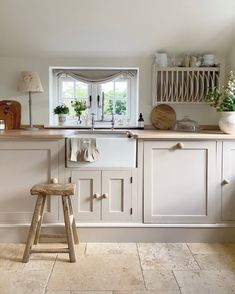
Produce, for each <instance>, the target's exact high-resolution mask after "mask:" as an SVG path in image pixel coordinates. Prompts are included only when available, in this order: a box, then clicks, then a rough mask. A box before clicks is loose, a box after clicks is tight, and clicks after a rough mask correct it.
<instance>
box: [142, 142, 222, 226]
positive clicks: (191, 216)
mask: <svg viewBox="0 0 235 294" xmlns="http://www.w3.org/2000/svg"><path fill="white" fill-rule="evenodd" d="M215 147H216V143H214V142H204V143H203V142H183V143H182V144H178V142H145V144H144V206H145V209H144V210H145V216H144V219H145V222H157V223H171V222H172V223H175V222H182V223H184V222H205V221H206V222H210V221H212V220H213V219H214V213H215V201H216V195H215V191H214V187H213V186H214V185H212V183H213V182H214V181H215V167H216V166H215V162H216V152H215Z"/></svg>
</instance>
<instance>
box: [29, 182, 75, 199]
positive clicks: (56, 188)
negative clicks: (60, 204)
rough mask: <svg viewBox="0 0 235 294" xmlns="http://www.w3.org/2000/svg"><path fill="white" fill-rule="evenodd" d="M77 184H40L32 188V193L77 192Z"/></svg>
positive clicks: (69, 193)
mask: <svg viewBox="0 0 235 294" xmlns="http://www.w3.org/2000/svg"><path fill="white" fill-rule="evenodd" d="M75 187H76V186H75V184H38V185H35V186H33V187H32V189H31V190H30V193H31V195H60V196H71V195H74V194H75Z"/></svg>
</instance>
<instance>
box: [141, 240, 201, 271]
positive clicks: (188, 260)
mask: <svg viewBox="0 0 235 294" xmlns="http://www.w3.org/2000/svg"><path fill="white" fill-rule="evenodd" d="M137 246H138V250H139V255H140V260H141V266H142V268H143V270H198V269H199V266H198V264H197V262H196V261H195V259H194V258H193V256H192V254H191V252H190V250H189V249H188V247H187V245H186V244H183V243H139V244H137Z"/></svg>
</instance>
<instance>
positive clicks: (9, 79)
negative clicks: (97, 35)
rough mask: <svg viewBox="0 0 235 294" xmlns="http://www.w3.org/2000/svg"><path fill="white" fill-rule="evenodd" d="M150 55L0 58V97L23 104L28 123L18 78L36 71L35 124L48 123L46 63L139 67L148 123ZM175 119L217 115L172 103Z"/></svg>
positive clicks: (208, 119) (210, 119) (209, 120)
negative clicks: (38, 84)
mask: <svg viewBox="0 0 235 294" xmlns="http://www.w3.org/2000/svg"><path fill="white" fill-rule="evenodd" d="M152 62H153V58H150V57H140V58H51V57H48V58H45V57H40V58H36V57H35V58H20V57H18V58H10V57H2V58H0V95H1V96H0V100H2V99H15V100H18V101H20V102H21V104H22V123H23V124H26V123H28V100H27V96H24V95H22V93H19V92H17V79H18V76H19V73H20V72H21V71H22V70H33V71H37V72H39V75H40V77H41V80H42V84H43V87H44V93H39V94H36V93H35V94H33V96H32V97H33V116H34V123H37V124H48V122H49V113H48V111H49V107H48V105H49V66H114V67H115V66H116V67H118V66H124V67H139V68H140V107H139V108H140V112H143V114H144V118H145V121H146V123H150V120H149V116H150V112H151V109H152V104H151V65H152ZM173 107H174V109H175V110H176V113H177V118H179V119H180V118H182V117H183V116H184V115H189V116H191V117H192V118H193V119H196V120H197V121H199V123H200V124H217V122H218V114H217V113H216V112H215V111H214V109H212V108H210V107H209V106H208V105H205V104H203V105H196V104H194V105H187V104H186V105H182V104H180V105H173Z"/></svg>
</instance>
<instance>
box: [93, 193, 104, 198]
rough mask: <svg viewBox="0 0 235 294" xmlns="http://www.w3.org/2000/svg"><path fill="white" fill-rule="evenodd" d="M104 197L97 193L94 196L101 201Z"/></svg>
mask: <svg viewBox="0 0 235 294" xmlns="http://www.w3.org/2000/svg"><path fill="white" fill-rule="evenodd" d="M101 197H102V196H101V195H100V194H98V193H95V194H94V195H93V198H94V199H100V198H101Z"/></svg>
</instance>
